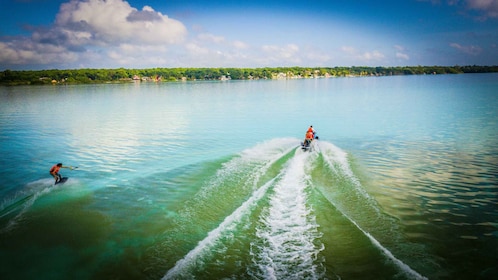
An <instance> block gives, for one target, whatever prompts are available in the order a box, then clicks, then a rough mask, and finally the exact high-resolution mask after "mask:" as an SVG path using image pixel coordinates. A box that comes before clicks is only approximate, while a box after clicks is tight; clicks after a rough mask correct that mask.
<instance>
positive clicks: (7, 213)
mask: <svg viewBox="0 0 498 280" xmlns="http://www.w3.org/2000/svg"><path fill="white" fill-rule="evenodd" d="M52 184H53V180H52V179H41V180H37V181H35V182H31V183H29V184H27V185H26V186H25V187H24V188H23V189H22V190H21V191H18V192H16V193H15V194H14V195H12V196H10V197H8V198H5V199H4V200H3V201H2V203H1V204H0V233H5V232H9V231H10V230H12V229H13V228H15V227H16V226H17V225H18V224H19V223H20V222H21V221H22V220H23V217H24V214H25V213H26V212H27V211H28V210H29V209H30V207H31V206H32V205H33V204H34V203H35V201H36V200H37V199H38V198H40V197H41V196H43V195H45V194H47V193H50V192H51V191H52V190H53V189H54V188H55V187H53V186H52Z"/></svg>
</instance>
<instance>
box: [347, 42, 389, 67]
mask: <svg viewBox="0 0 498 280" xmlns="http://www.w3.org/2000/svg"><path fill="white" fill-rule="evenodd" d="M341 51H342V52H343V53H344V54H346V55H347V56H349V57H350V58H351V59H353V60H355V62H358V63H369V62H372V61H382V60H383V59H384V58H385V55H384V54H383V53H381V52H379V51H377V50H374V51H368V52H359V51H358V50H356V49H355V48H353V47H351V46H342V47H341Z"/></svg>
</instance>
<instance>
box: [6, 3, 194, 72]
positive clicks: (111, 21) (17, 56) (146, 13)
mask: <svg viewBox="0 0 498 280" xmlns="http://www.w3.org/2000/svg"><path fill="white" fill-rule="evenodd" d="M186 35H187V29H186V27H185V26H184V25H183V23H181V22H180V21H177V20H174V19H171V18H169V17H168V16H166V15H163V14H161V13H160V12H156V11H154V9H152V8H151V7H149V6H145V7H143V8H142V10H141V11H139V10H138V9H136V8H133V7H131V6H130V4H128V2H126V1H124V0H106V1H104V0H71V1H70V2H67V3H64V4H62V5H61V7H60V10H59V13H58V14H57V15H56V19H55V22H54V24H53V25H52V26H50V27H48V28H43V29H41V28H38V29H36V30H34V31H33V33H32V34H31V36H30V37H26V36H24V37H21V36H19V37H16V38H7V40H9V41H4V42H3V43H0V65H39V66H40V65H66V66H68V67H75V66H76V65H81V63H83V64H84V63H88V64H89V65H86V67H92V66H93V64H92V63H94V64H98V65H101V64H103V65H101V66H105V65H109V63H113V64H114V65H116V64H121V63H123V62H126V61H130V59H117V57H122V56H124V55H125V54H127V52H125V50H126V46H132V45H133V46H165V45H174V44H179V43H182V42H183V41H184V40H185V37H186ZM121 46H125V47H123V48H121ZM103 48H105V49H106V50H105V51H104V49H103ZM106 54H108V56H106ZM137 54H138V53H134V54H133V55H137ZM162 54H163V55H164V53H162ZM148 55H149V56H154V53H153V52H149V53H148ZM138 56H140V55H138ZM89 59H96V60H94V61H91V60H89ZM77 61H82V62H81V63H78V62H77ZM156 61H159V59H157V60H156ZM106 62H107V63H106ZM75 63H76V64H75ZM39 66H38V67H39ZM51 67H53V66H51Z"/></svg>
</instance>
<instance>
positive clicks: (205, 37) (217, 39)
mask: <svg viewBox="0 0 498 280" xmlns="http://www.w3.org/2000/svg"><path fill="white" fill-rule="evenodd" d="M197 38H199V39H200V40H202V41H206V42H211V43H216V44H219V43H223V42H224V41H225V38H224V37H223V36H216V35H213V34H211V33H201V34H199V35H197Z"/></svg>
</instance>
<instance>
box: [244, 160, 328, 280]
mask: <svg viewBox="0 0 498 280" xmlns="http://www.w3.org/2000/svg"><path fill="white" fill-rule="evenodd" d="M312 160H313V156H312V155H310V153H309V152H302V151H300V150H298V151H297V152H296V154H295V155H294V157H293V158H292V159H291V160H290V162H289V164H288V166H287V167H285V169H284V170H283V176H282V179H281V180H280V181H279V182H278V183H277V184H276V185H275V187H274V188H273V191H274V193H273V194H272V196H271V198H270V204H269V206H268V209H267V211H266V213H263V214H262V215H261V217H260V224H261V225H260V226H258V227H257V228H256V236H257V237H258V239H257V240H255V241H254V242H252V243H251V254H252V255H253V264H254V267H252V268H250V270H249V271H248V273H249V274H250V275H252V276H253V277H255V278H257V279H320V278H321V277H323V273H324V272H325V271H324V269H323V267H322V266H321V264H320V263H319V264H318V265H317V264H315V261H316V260H317V258H318V254H319V252H320V251H321V250H323V248H324V245H323V244H321V243H320V242H319V241H318V240H319V238H320V237H321V236H322V235H321V233H320V232H319V231H318V225H317V223H316V220H315V216H314V215H313V213H312V210H311V209H310V208H309V207H308V206H307V205H306V200H307V195H306V191H305V190H306V188H307V182H308V181H309V179H310V178H309V176H308V175H307V174H306V172H305V169H306V167H307V166H309V165H311V161H312Z"/></svg>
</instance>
